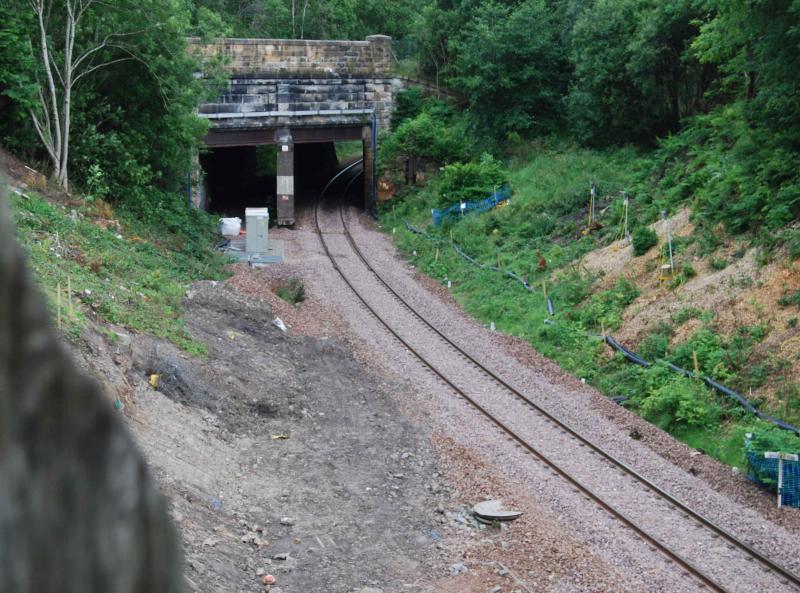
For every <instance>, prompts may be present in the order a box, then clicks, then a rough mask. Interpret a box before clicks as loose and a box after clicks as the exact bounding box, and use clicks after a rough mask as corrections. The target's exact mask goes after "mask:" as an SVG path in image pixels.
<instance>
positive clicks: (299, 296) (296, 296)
mask: <svg viewBox="0 0 800 593" xmlns="http://www.w3.org/2000/svg"><path fill="white" fill-rule="evenodd" d="M275 293H276V294H277V295H278V296H279V297H281V298H282V299H283V300H284V301H286V302H287V303H289V304H290V305H297V304H298V303H302V302H303V301H304V300H305V298H306V289H305V286H303V281H302V280H300V278H295V277H292V278H289V280H288V281H287V282H285V283H284V284H281V285H280V286H278V289H277V290H276V291H275Z"/></svg>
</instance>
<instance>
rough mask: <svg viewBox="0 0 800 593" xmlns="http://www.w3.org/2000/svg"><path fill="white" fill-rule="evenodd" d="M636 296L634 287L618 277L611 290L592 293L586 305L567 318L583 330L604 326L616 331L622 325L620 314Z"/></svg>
mask: <svg viewBox="0 0 800 593" xmlns="http://www.w3.org/2000/svg"><path fill="white" fill-rule="evenodd" d="M638 296H639V290H638V289H637V288H636V285H635V284H634V283H633V282H631V281H630V280H628V279H627V278H624V277H620V278H619V279H618V280H617V282H616V283H615V284H614V287H613V288H611V289H609V290H602V291H600V292H596V293H594V294H593V295H592V296H591V297H590V298H589V300H588V302H587V303H585V304H584V305H583V306H582V307H580V308H579V309H577V310H576V311H575V312H574V313H571V314H569V317H570V318H572V319H574V320H575V321H577V322H579V323H580V324H581V326H582V327H585V328H592V329H600V328H601V326H602V325H603V324H604V325H605V327H607V328H613V329H616V328H618V327H619V326H620V324H621V323H622V312H623V311H624V310H625V308H626V307H627V306H628V305H630V304H631V303H632V302H633V301H634V300H635V299H636V297H638Z"/></svg>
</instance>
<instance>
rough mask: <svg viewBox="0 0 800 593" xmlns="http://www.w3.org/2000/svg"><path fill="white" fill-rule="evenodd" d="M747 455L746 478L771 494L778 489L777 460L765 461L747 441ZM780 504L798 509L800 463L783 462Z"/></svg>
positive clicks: (799, 504)
mask: <svg viewBox="0 0 800 593" xmlns="http://www.w3.org/2000/svg"><path fill="white" fill-rule="evenodd" d="M745 454H746V455H747V477H748V478H750V479H751V480H752V481H753V482H756V483H757V484H761V485H763V486H766V487H767V488H769V489H770V490H772V491H773V492H777V488H778V461H779V460H778V459H767V458H765V457H764V453H763V452H762V451H755V450H753V448H752V447H751V445H750V441H749V440H748V441H747V442H746V444H745ZM782 491H783V496H782V504H783V505H784V506H787V507H800V461H789V460H786V459H784V461H783V488H782Z"/></svg>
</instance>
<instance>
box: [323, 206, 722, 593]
mask: <svg viewBox="0 0 800 593" xmlns="http://www.w3.org/2000/svg"><path fill="white" fill-rule="evenodd" d="M314 223H315V226H316V230H317V235H318V236H319V238H320V242H321V244H322V247H323V250H324V251H325V254H326V256H327V257H328V259H330V261H331V264H332V265H333V268H334V269H335V270H336V271H337V272H338V274H339V276H340V277H341V278H342V280H343V281H344V283H345V284H346V285H347V286H348V287H349V288H350V290H351V291H352V292H353V294H354V295H355V296H356V297H357V298H358V300H359V301H361V304H362V305H363V306H364V307H365V308H366V309H367V311H369V312H370V314H371V315H372V316H373V317H375V319H376V320H377V321H378V322H379V323H381V324H382V325H383V326H384V327H385V328H386V330H387V331H388V332H389V333H390V334H391V335H392V336H393V337H394V338H395V339H396V340H397V341H399V342H400V343H401V344H402V345H403V346H404V347H405V348H406V349H407V350H408V351H409V352H410V353H411V354H412V355H413V356H414V357H416V358H417V359H418V360H419V361H420V362H421V363H422V364H423V365H425V366H426V367H427V368H428V369H430V370H431V371H432V372H433V373H434V374H435V375H436V376H437V377H439V379H440V380H441V381H442V382H443V383H445V384H446V385H447V386H448V387H449V388H450V389H452V390H453V391H454V392H455V393H456V394H458V395H459V396H460V397H461V398H463V399H464V400H466V401H467V402H468V403H469V404H471V405H472V406H473V407H474V408H475V409H476V410H478V411H479V412H480V413H481V414H482V415H483V416H484V417H486V418H487V419H488V420H489V421H490V422H491V423H492V424H494V425H495V426H497V427H498V428H499V429H500V430H502V431H503V432H505V433H506V434H507V435H508V436H509V437H510V438H511V439H513V440H514V441H515V442H516V443H517V444H518V445H520V446H521V447H522V448H523V449H524V450H525V451H527V452H528V453H529V454H531V455H533V456H534V457H535V458H537V459H538V460H540V461H541V462H542V463H543V464H544V465H546V466H547V467H549V468H550V469H551V470H552V471H554V472H555V473H556V474H558V475H559V476H561V477H562V478H563V479H564V480H565V481H566V482H568V483H569V484H570V485H571V486H572V487H573V488H574V489H575V490H576V491H577V492H581V493H583V495H584V496H586V497H587V498H589V499H590V500H593V501H594V502H595V503H596V504H597V505H598V506H600V507H601V508H602V509H604V510H605V511H607V512H608V513H610V514H611V515H612V516H613V517H615V518H616V519H618V520H619V521H620V522H621V523H622V524H623V525H625V526H626V527H628V528H629V529H631V530H632V531H634V532H635V533H636V534H637V535H638V536H639V537H640V538H642V539H643V540H644V541H646V542H648V543H649V544H650V545H651V546H653V547H654V548H656V549H658V550H660V551H661V553H662V554H663V555H664V556H666V557H667V558H668V559H669V560H671V561H673V562H675V564H677V565H678V566H680V567H682V569H683V570H684V571H686V572H687V573H689V574H691V575H693V576H694V577H695V578H696V579H697V580H698V581H699V582H700V583H701V584H702V585H703V586H707V587H708V588H709V589H711V590H712V591H716V592H717V593H732V592H731V591H730V590H729V589H727V588H726V587H724V586H723V585H721V584H719V583H717V582H716V581H715V580H714V579H713V578H712V577H710V576H708V575H707V574H705V573H704V572H703V571H702V569H700V568H699V567H697V566H695V565H694V564H693V563H692V562H690V561H689V560H687V559H686V558H684V557H682V556H681V555H680V554H678V553H677V552H674V551H672V550H671V549H670V548H669V547H668V546H667V544H665V543H664V542H662V541H661V540H659V539H658V538H656V537H655V536H653V535H650V534H649V533H648V532H647V531H645V530H644V529H643V528H642V527H640V526H639V525H637V524H636V523H634V522H633V521H632V520H631V519H629V518H628V517H627V516H626V515H625V514H624V513H622V512H621V511H619V510H618V509H616V508H615V507H614V506H612V505H611V504H609V503H608V502H606V501H605V500H604V499H603V498H602V497H601V496H600V495H598V494H596V493H595V492H594V491H592V490H591V489H590V488H589V487H587V486H584V485H583V484H581V483H580V482H579V481H578V480H577V479H576V478H574V477H573V476H572V475H570V474H569V472H567V471H566V470H564V469H562V468H561V467H560V466H559V465H558V464H557V463H555V462H554V461H552V460H550V459H549V458H548V457H547V456H546V455H544V454H543V453H542V452H541V451H539V450H538V449H536V448H535V447H534V446H532V445H531V444H530V443H528V442H527V441H526V440H525V439H523V438H522V437H520V436H519V435H518V434H517V433H516V432H514V430H513V429H511V428H509V427H508V426H507V425H506V424H505V423H503V421H502V420H500V419H498V418H497V417H495V416H494V415H493V414H492V413H491V412H489V411H488V410H487V409H486V408H485V407H483V406H482V405H481V404H480V403H478V402H477V401H476V400H475V399H473V398H472V397H471V396H469V395H468V394H467V393H466V392H464V391H463V390H462V389H461V388H459V387H458V386H457V385H455V384H454V383H453V382H452V381H451V380H450V379H448V378H447V377H446V376H445V375H444V373H442V372H441V371H439V370H438V369H437V368H436V367H435V366H433V365H432V364H431V363H430V362H428V361H427V360H426V359H425V358H424V357H423V356H422V355H420V354H419V353H418V352H417V351H416V350H415V349H414V347H413V346H412V345H411V344H409V343H408V342H407V341H406V340H404V339H403V338H402V337H401V336H400V335H399V334H398V333H397V331H395V330H394V329H393V328H392V327H391V326H390V325H389V324H388V323H387V322H386V321H385V320H384V319H383V318H382V317H381V316H380V315H379V314H378V312H377V311H376V310H375V309H374V308H373V307H372V306H371V305H370V304H369V303H368V302H367V301H366V299H364V297H363V296H362V295H361V293H359V291H358V290H357V289H356V287H355V286H354V285H353V283H352V282H351V281H350V279H349V278H348V277H347V275H346V274H345V273H344V272H343V271H342V269H341V268H340V267H339V264H338V263H337V262H336V258H335V257H334V256H333V254H332V253H331V251H330V248H329V247H328V243H327V241H326V240H325V237H324V235H325V233H323V232H322V228H321V227H320V225H319V202H317V204H316V206H315V208H314ZM401 300H402V299H401Z"/></svg>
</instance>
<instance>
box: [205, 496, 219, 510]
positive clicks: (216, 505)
mask: <svg viewBox="0 0 800 593" xmlns="http://www.w3.org/2000/svg"><path fill="white" fill-rule="evenodd" d="M208 502H209V503H210V504H211V508H212V509H214V510H219V509H221V508H222V501H221V500H220V499H219V498H214V497H213V496H209V497H208Z"/></svg>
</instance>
